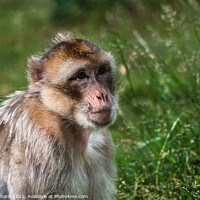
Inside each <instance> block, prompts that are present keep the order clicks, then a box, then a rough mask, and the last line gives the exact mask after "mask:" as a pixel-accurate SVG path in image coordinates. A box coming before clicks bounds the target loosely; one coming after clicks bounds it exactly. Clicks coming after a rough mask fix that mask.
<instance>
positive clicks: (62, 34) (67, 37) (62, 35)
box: [52, 31, 74, 44]
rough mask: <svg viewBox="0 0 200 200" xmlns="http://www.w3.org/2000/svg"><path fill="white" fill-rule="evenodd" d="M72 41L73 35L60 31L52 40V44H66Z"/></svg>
mask: <svg viewBox="0 0 200 200" xmlns="http://www.w3.org/2000/svg"><path fill="white" fill-rule="evenodd" d="M71 39H74V35H73V33H72V32H70V31H62V32H58V33H57V34H56V36H55V37H54V38H53V40H52V42H53V44H58V43H60V42H66V41H68V40H71Z"/></svg>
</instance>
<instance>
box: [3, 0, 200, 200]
mask: <svg viewBox="0 0 200 200" xmlns="http://www.w3.org/2000/svg"><path fill="white" fill-rule="evenodd" d="M48 2H51V3H48ZM127 2H129V1H126V3H127ZM152 2H154V4H156V5H157V6H156V8H157V7H159V6H158V5H160V4H159V3H158V1H156V0H155V1H154V0H152ZM156 2H157V3H156ZM159 2H161V1H159ZM162 2H164V1H162ZM169 2H170V1H169ZM135 4H136V8H137V9H139V8H145V6H146V5H147V4H145V1H141V2H138V3H135ZM171 5H173V7H172V6H171ZM53 6H54V4H53V1H47V0H43V1H39V0H36V1H34V2H32V3H31V4H30V3H29V2H27V1H23V0H20V1H15V0H13V1H12V2H11V3H7V1H4V0H3V1H2V2H1V3H0V17H1V19H2V20H1V21H0V29H1V31H0V43H1V45H0V95H4V94H7V93H10V92H12V91H14V90H16V89H18V90H19V89H23V88H25V87H26V77H25V75H26V72H25V70H26V62H27V57H29V56H30V55H31V54H35V53H37V52H38V51H39V52H42V51H43V49H44V48H47V47H48V46H49V45H48V43H49V41H50V38H51V37H52V36H53V34H54V33H55V32H57V31H59V30H60V29H65V28H68V27H67V26H66V25H60V24H59V25H58V24H56V22H55V21H54V22H53V21H52V13H53V11H54V9H53V8H54V7H53ZM148 6H149V5H148ZM57 9H58V8H57ZM99 9H103V8H102V7H101V8H100V7H99ZM106 9H108V8H106ZM137 9H136V10H137ZM148 9H149V10H148ZM143 11H145V12H141V15H140V16H139V14H138V16H137V15H134V17H136V18H137V19H135V21H134V20H133V15H128V14H127V12H126V10H125V8H124V7H120V4H119V5H118V4H116V5H115V7H114V8H112V9H111V10H110V13H106V12H105V13H104V14H105V16H106V17H105V18H104V21H103V22H102V23H101V22H100V19H101V18H99V17H98V15H99V13H101V12H99V10H98V12H95V11H94V12H91V16H94V17H91V18H92V19H91V20H90V18H88V20H87V21H85V22H83V21H81V23H78V22H76V24H75V25H74V26H73V25H71V26H70V30H71V31H72V32H74V33H75V35H78V36H80V37H84V38H86V39H91V40H92V41H94V42H96V43H97V44H99V45H100V46H101V47H103V48H105V49H106V50H108V51H111V52H113V54H114V55H115V57H116V66H117V69H116V75H117V78H118V90H119V108H118V118H117V120H116V123H115V124H114V125H113V126H111V127H110V130H111V131H112V135H113V137H114V141H115V145H116V160H117V165H118V180H117V185H118V191H119V192H118V199H136V200H137V199H145V200H146V199H163V200H167V199H174V200H176V199H177V200H178V199H189V200H190V199H192V200H193V199H200V29H199V24H200V4H199V3H197V1H194V0H190V1H185V0H184V1H182V0H179V1H177V2H176V3H174V4H167V5H162V9H161V11H160V10H159V11H158V12H155V13H153V17H150V18H149V19H148V16H149V15H150V14H151V12H154V11H155V10H153V9H152V8H150V7H148V8H145V10H143ZM146 11H148V12H147V13H148V14H147V16H145V13H146ZM77 12H80V11H77ZM138 13H139V12H138ZM143 16H144V18H143ZM84 17H85V16H84ZM101 17H102V16H101ZM154 18H156V20H154ZM96 19H98V20H96ZM96 21H98V23H95V22H96ZM99 24H101V26H99Z"/></svg>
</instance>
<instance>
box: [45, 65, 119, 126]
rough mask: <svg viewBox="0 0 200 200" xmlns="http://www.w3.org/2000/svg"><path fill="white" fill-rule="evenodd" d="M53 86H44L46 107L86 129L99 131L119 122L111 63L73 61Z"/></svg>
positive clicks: (51, 84)
mask: <svg viewBox="0 0 200 200" xmlns="http://www.w3.org/2000/svg"><path fill="white" fill-rule="evenodd" d="M58 74H59V75H58V77H56V78H55V79H54V81H53V82H52V83H48V84H44V86H45V87H44V88H43V92H42V94H43V95H42V96H43V100H44V104H45V105H47V106H48V108H49V109H51V110H53V111H55V112H56V113H57V114H59V115H61V116H62V117H64V118H69V119H71V120H72V121H73V120H75V121H76V122H77V123H78V124H79V125H81V126H83V127H85V128H86V127H87V128H88V127H91V128H97V127H102V126H105V125H108V124H110V123H112V122H113V121H114V119H115V109H116V101H115V79H114V75H113V67H112V66H111V63H109V62H107V61H106V62H103V63H101V62H88V61H80V62H77V61H71V62H66V63H65V64H64V65H63V66H62V67H61V68H60V70H59V73H58Z"/></svg>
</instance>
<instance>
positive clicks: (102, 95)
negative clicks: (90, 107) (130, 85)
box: [101, 93, 105, 102]
mask: <svg viewBox="0 0 200 200" xmlns="http://www.w3.org/2000/svg"><path fill="white" fill-rule="evenodd" d="M101 97H102V99H103V101H104V102H105V98H104V94H103V93H101Z"/></svg>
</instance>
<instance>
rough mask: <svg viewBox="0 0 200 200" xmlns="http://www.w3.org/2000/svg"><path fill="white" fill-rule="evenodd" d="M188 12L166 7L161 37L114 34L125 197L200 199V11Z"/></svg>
mask: <svg viewBox="0 0 200 200" xmlns="http://www.w3.org/2000/svg"><path fill="white" fill-rule="evenodd" d="M193 3H195V2H193ZM197 6H198V7H197ZM183 8H184V10H183V12H181V13H179V14H176V13H175V12H174V10H173V9H172V7H170V6H163V14H162V18H163V24H162V32H161V31H159V30H156V29H155V28H153V27H148V29H149V34H148V35H146V39H144V38H143V37H142V36H141V34H139V33H138V32H136V31H135V32H134V34H133V39H132V41H134V42H128V41H124V40H123V39H122V38H120V37H119V36H115V37H116V40H115V43H114V47H115V49H116V52H117V55H118V56H117V57H118V58H119V63H118V71H119V72H122V73H121V74H119V77H120V81H119V97H120V106H119V116H118V119H117V121H116V124H115V126H114V127H113V128H112V131H113V135H114V138H115V143H116V147H117V162H118V173H119V179H118V189H119V199H199V198H200V167H199V166H200V101H199V100H200V79H199V75H200V74H199V73H200V65H199V63H200V51H199V47H200V43H199V32H197V30H196V26H195V23H197V21H198V20H199V19H198V18H197V16H195V17H196V20H197V21H195V20H194V21H192V23H191V21H190V17H193V14H196V13H195V11H200V7H199V4H195V5H194V4H188V5H187V6H185V5H183ZM187 11H188V12H189V13H187ZM185 12H186V13H187V14H188V16H186V17H185ZM183 17H185V19H184V21H183V20H182V19H183Z"/></svg>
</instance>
